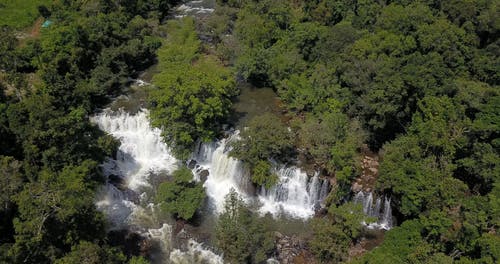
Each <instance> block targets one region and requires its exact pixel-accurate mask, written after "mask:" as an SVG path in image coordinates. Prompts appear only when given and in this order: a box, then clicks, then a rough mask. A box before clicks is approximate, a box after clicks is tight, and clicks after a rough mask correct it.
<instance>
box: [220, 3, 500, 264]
mask: <svg viewBox="0 0 500 264" xmlns="http://www.w3.org/2000/svg"><path fill="white" fill-rule="evenodd" d="M222 2H223V3H224V1H222ZM284 3H286V4H288V5H287V6H286V7H283V5H284ZM238 7H239V8H240V9H239V11H238V14H237V16H236V18H235V26H234V36H235V37H236V39H237V43H238V45H236V46H235V47H234V51H233V52H234V54H236V60H235V61H236V62H235V66H236V68H237V69H238V73H239V74H240V75H241V76H242V77H243V78H245V79H246V80H248V81H250V82H251V83H253V84H254V85H256V86H271V87H272V88H273V89H275V90H276V91H277V93H278V95H279V97H280V99H281V100H282V102H283V106H284V108H285V109H287V110H288V111H289V112H288V113H287V114H288V115H289V116H291V117H292V120H293V122H294V123H293V122H290V123H291V124H292V127H293V128H294V132H297V136H298V137H297V139H298V140H297V141H296V142H297V144H296V146H297V147H298V148H299V149H300V150H301V151H302V150H303V151H304V154H306V155H305V156H306V157H307V158H309V161H311V162H315V163H317V164H318V165H320V167H322V168H326V169H327V170H328V171H329V172H334V173H335V177H336V179H337V182H339V184H340V185H341V186H340V187H341V188H336V190H341V192H337V196H340V197H342V196H344V194H345V192H342V190H343V189H345V188H342V185H345V186H349V185H350V183H351V182H352V178H353V177H354V176H356V174H357V171H356V167H357V166H356V164H357V161H356V156H358V155H359V146H360V143H362V142H363V141H365V137H363V136H364V133H363V132H362V131H366V132H367V135H366V136H367V137H366V143H368V144H369V146H370V147H371V148H372V150H379V149H380V148H381V147H382V146H383V147H382V149H381V150H382V152H381V154H382V155H381V158H382V159H381V164H380V169H379V178H378V182H377V189H378V190H379V191H382V192H385V193H388V194H391V195H392V202H393V208H394V209H395V210H396V211H397V215H400V216H401V219H398V220H401V221H403V224H402V229H395V230H394V231H392V230H391V231H390V232H389V233H388V238H387V239H386V242H385V243H384V244H383V245H382V246H381V247H379V248H378V249H376V250H374V251H373V254H370V257H367V258H363V261H364V262H363V263H365V262H366V263H368V262H370V263H371V262H375V263H382V262H385V263H387V262H388V261H389V262H391V263H392V262H394V263H451V262H453V261H457V262H459V263H460V262H462V263H475V262H484V263H491V262H492V261H493V262H494V261H496V259H495V257H493V255H495V253H494V251H491V250H490V249H488V248H490V247H491V244H488V246H484V247H483V246H481V243H482V242H479V241H481V240H480V238H481V237H482V236H488V235H486V234H496V233H498V227H499V225H498V224H499V222H498V220H496V219H498V208H499V207H498V203H499V200H498V197H497V196H498V195H497V193H498V188H499V187H498V186H499V183H498V182H499V181H500V179H499V177H498V175H500V173H499V169H498V168H499V167H498V164H499V157H500V156H499V152H498V149H499V146H500V140H499V133H498V127H499V125H500V121H499V120H500V119H499V118H498V114H499V112H500V111H499V108H498V106H499V105H500V101H499V99H498V98H499V97H498V88H499V86H498V85H499V84H500V81H499V80H500V79H499V74H498V72H499V71H498V68H499V65H500V64H499V61H500V60H499V56H498V52H497V50H498V48H499V44H498V36H499V35H498V32H499V26H498V25H500V24H499V23H498V18H497V17H498V15H496V14H498V10H499V7H500V5H499V4H498V3H497V1H491V0H484V1H482V0H481V1H458V0H457V1H434V0H429V1H409V0H397V1H385V2H384V1H382V2H381V1H370V0H361V1H336V0H319V1H258V2H255V1H248V2H247V1H243V2H240V3H239V5H238ZM295 129H296V130H295ZM261 130H264V129H261ZM250 131H251V130H250ZM251 132H252V134H251V135H252V137H253V138H258V137H257V136H255V135H254V134H257V135H258V133H257V132H255V131H251ZM242 135H243V137H242V141H241V142H240V143H236V148H235V150H233V152H234V153H236V155H235V156H236V157H239V158H246V161H247V162H250V163H252V160H253V163H254V164H256V163H257V161H259V160H265V159H267V158H268V156H269V154H268V153H266V151H267V150H266V148H265V147H264V146H262V147H259V148H257V150H258V151H255V153H252V152H253V149H252V147H250V146H248V145H250V142H252V141H251V140H252V139H246V138H245V135H244V134H243V132H242ZM263 138H265V137H263ZM246 141H248V143H245V142H246ZM255 141H261V139H260V138H259V139H258V140H255ZM238 144H241V145H238ZM245 144H246V145H245ZM254 144H255V145H257V146H258V144H259V142H252V145H254ZM240 149H241V150H240ZM261 153H264V154H265V155H264V154H261ZM259 155H262V156H264V157H265V158H258V157H259ZM275 155H276V154H275ZM271 156H272V155H271ZM252 157H255V158H252ZM259 165H260V167H264V166H263V165H262V164H259ZM259 171H262V170H259ZM259 180H260V179H259ZM450 186H453V188H450ZM347 189H348V188H347ZM338 201H340V199H338V200H337V201H335V202H338ZM321 221H323V222H322V223H318V229H325V230H328V231H326V233H328V232H330V233H332V234H335V236H336V237H338V238H339V239H338V240H335V239H336V238H332V236H327V235H325V236H322V235H321V234H320V233H321V232H317V235H318V236H320V237H321V240H322V241H317V242H318V243H317V244H316V245H317V247H316V248H315V251H316V254H318V256H320V257H322V258H324V259H326V258H333V259H335V260H334V261H335V262H338V261H341V260H343V257H344V256H345V255H342V254H341V252H342V251H344V252H345V249H346V248H347V247H348V246H349V241H348V239H347V240H346V239H344V238H346V237H344V236H343V235H341V233H340V230H338V229H339V228H338V227H331V226H329V225H327V223H326V222H325V221H326V220H321ZM405 232H408V233H409V234H408V236H406V237H405V235H404V233H405ZM392 234H394V235H392ZM334 240H335V241H334ZM346 241H347V242H346ZM494 242H495V240H491V241H489V242H488V243H494ZM329 245H330V246H332V248H331V250H329V249H328V246H329ZM384 245H386V246H384ZM335 246H338V247H337V248H335ZM322 248H325V249H326V250H325V251H322ZM399 248H401V251H398V249H399ZM331 252H333V253H331ZM483 254H484V255H485V256H486V255H488V256H487V257H485V258H484V259H483V258H482V256H483ZM370 258H371V259H370ZM370 260H371V261H370Z"/></svg>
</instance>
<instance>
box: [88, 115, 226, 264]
mask: <svg viewBox="0 0 500 264" xmlns="http://www.w3.org/2000/svg"><path fill="white" fill-rule="evenodd" d="M91 121H92V122H93V123H95V124H97V125H98V126H99V128H100V129H101V130H103V131H106V132H107V133H109V134H110V135H112V136H113V137H115V138H116V139H118V140H119V141H120V143H121V144H120V147H119V149H118V152H117V154H116V159H111V158H108V160H107V161H106V162H104V163H103V164H102V169H103V172H104V175H105V176H106V177H108V182H107V184H106V185H105V187H103V188H102V190H101V191H100V192H99V193H98V199H99V201H97V203H96V205H97V208H98V209H99V210H101V211H102V212H104V213H105V215H106V216H107V217H108V219H109V221H110V222H111V224H112V226H111V229H124V228H127V229H131V230H134V231H136V232H138V233H140V234H141V235H142V236H144V237H147V238H150V239H152V240H153V241H157V242H158V243H159V245H160V247H161V249H162V252H161V254H160V255H161V256H156V258H155V256H153V261H156V262H159V263H165V262H167V263H169V262H171V263H214V264H217V263H222V257H220V256H217V255H216V254H215V253H212V252H210V251H209V250H206V249H204V248H203V247H202V246H201V244H199V243H197V242H196V241H194V240H193V241H192V242H189V243H188V246H187V248H186V251H185V252H183V251H180V250H178V249H174V248H173V245H172V226H171V225H169V224H168V223H166V222H165V220H161V219H160V217H159V214H158V213H157V210H156V208H157V206H156V205H155V204H154V203H153V197H152V196H153V189H154V188H153V187H154V186H153V185H154V183H153V182H154V180H155V178H158V177H162V175H164V174H170V173H171V172H173V171H174V170H175V169H177V167H178V165H179V161H178V160H176V159H175V158H174V157H173V155H172V154H171V152H170V150H169V148H168V146H167V145H166V144H165V143H164V142H163V139H162V137H161V130H160V129H158V128H152V127H151V125H150V123H149V119H148V111H147V110H141V111H139V112H138V113H136V114H134V115H132V114H129V113H127V112H125V111H123V110H120V111H116V112H113V111H111V110H109V109H107V110H105V111H103V112H102V113H100V114H98V115H96V116H94V117H92V118H91ZM156 180H157V179H156ZM200 252H201V253H200ZM170 255H172V257H169V256H170ZM179 256H182V257H183V258H185V259H196V260H198V262H178V261H177V260H179V259H182V258H181V257H179Z"/></svg>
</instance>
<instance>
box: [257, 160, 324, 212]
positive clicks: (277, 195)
mask: <svg viewBox="0 0 500 264" xmlns="http://www.w3.org/2000/svg"><path fill="white" fill-rule="evenodd" d="M276 174H277V175H278V177H279V181H278V183H277V184H276V185H275V186H273V187H272V188H270V189H268V190H266V189H265V188H264V187H262V188H261V190H260V191H259V194H258V199H259V201H260V203H262V207H261V208H260V212H261V213H262V214H265V213H271V214H272V215H274V216H279V215H282V214H284V215H288V216H291V217H294V218H303V219H307V218H309V217H311V216H313V215H314V211H315V209H317V208H319V207H320V206H321V203H322V202H323V200H324V199H325V198H326V195H328V189H329V183H328V181H327V180H321V179H319V177H318V175H317V174H316V175H314V176H313V177H311V178H310V179H309V177H308V176H307V174H306V173H305V172H303V171H302V170H300V169H299V168H297V167H282V168H281V169H280V170H278V171H277V172H276Z"/></svg>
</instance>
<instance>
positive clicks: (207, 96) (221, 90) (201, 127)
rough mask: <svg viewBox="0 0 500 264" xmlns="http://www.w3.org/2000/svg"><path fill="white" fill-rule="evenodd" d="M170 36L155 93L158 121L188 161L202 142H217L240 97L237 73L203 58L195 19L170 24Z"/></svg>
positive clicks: (155, 121)
mask: <svg viewBox="0 0 500 264" xmlns="http://www.w3.org/2000/svg"><path fill="white" fill-rule="evenodd" d="M168 31H169V33H170V35H169V38H168V39H167V41H166V43H165V44H164V46H163V47H162V48H161V49H160V50H159V51H158V57H159V64H158V68H159V69H160V73H158V74H156V75H155V77H154V79H153V83H154V84H155V86H156V87H157V89H155V90H153V91H152V92H151V96H150V101H151V102H152V105H153V108H152V110H151V118H152V123H153V125H155V126H158V127H161V128H162V129H163V135H164V137H165V138H166V141H167V142H169V143H170V145H171V146H172V147H173V150H174V153H175V154H176V156H178V157H179V158H182V159H185V158H187V157H188V156H189V155H190V153H191V151H192V148H193V146H194V144H195V142H196V141H197V140H203V141H208V140H212V139H213V138H214V137H215V136H216V135H217V132H218V129H219V128H220V123H221V122H222V121H223V120H225V118H226V117H227V116H228V114H229V109H230V106H231V101H230V99H231V98H232V97H233V96H234V95H236V91H237V90H236V87H235V81H234V78H233V76H232V74H231V71H230V70H228V69H227V68H224V67H222V65H221V63H220V62H219V61H218V60H217V58H216V57H214V56H211V55H203V54H200V52H199V50H200V48H201V47H200V41H199V40H198V39H197V36H196V33H195V30H194V21H193V20H192V19H189V18H186V19H183V20H180V21H170V22H169V23H168Z"/></svg>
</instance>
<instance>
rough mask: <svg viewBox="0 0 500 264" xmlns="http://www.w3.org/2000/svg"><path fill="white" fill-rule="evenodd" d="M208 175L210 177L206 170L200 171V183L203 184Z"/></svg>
mask: <svg viewBox="0 0 500 264" xmlns="http://www.w3.org/2000/svg"><path fill="white" fill-rule="evenodd" d="M208 175H210V172H208V170H202V171H200V181H201V182H202V183H204V182H205V181H206V180H207V178H208Z"/></svg>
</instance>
